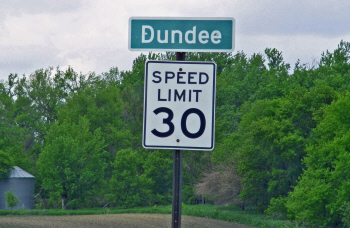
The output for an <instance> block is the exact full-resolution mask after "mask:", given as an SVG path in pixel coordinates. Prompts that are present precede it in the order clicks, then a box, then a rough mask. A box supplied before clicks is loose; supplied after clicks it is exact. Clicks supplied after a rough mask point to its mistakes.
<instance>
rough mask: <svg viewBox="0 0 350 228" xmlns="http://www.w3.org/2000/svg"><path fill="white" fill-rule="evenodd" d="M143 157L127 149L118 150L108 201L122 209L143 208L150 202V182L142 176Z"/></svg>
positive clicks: (141, 154)
mask: <svg viewBox="0 0 350 228" xmlns="http://www.w3.org/2000/svg"><path fill="white" fill-rule="evenodd" d="M144 160H145V155H144V154H143V153H139V152H137V151H134V150H132V149H131V148H129V149H123V150H119V151H118V152H117V154H116V157H115V161H114V163H113V167H114V171H113V176H112V178H111V180H110V191H111V193H110V195H109V200H110V202H112V203H113V204H115V205H119V206H123V207H135V206H145V205H148V203H149V202H151V193H152V190H151V186H152V180H150V179H149V178H148V177H147V176H146V175H144V169H143V164H144Z"/></svg>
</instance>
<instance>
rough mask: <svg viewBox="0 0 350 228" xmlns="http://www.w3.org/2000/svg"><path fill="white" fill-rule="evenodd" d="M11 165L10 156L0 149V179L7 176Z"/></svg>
mask: <svg viewBox="0 0 350 228" xmlns="http://www.w3.org/2000/svg"><path fill="white" fill-rule="evenodd" d="M12 167H13V161H12V159H11V157H10V156H9V155H8V154H6V153H4V152H2V151H1V150H0V179H1V178H6V177H8V175H9V171H10V169H11V168H12Z"/></svg>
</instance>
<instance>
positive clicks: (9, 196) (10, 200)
mask: <svg viewBox="0 0 350 228" xmlns="http://www.w3.org/2000/svg"><path fill="white" fill-rule="evenodd" d="M5 198H6V204H7V207H9V208H11V210H12V209H13V208H14V207H16V206H17V204H18V203H19V199H18V197H17V196H16V195H15V194H14V193H13V191H12V190H8V191H7V192H5Z"/></svg>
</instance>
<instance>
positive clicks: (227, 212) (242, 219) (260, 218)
mask: <svg viewBox="0 0 350 228" xmlns="http://www.w3.org/2000/svg"><path fill="white" fill-rule="evenodd" d="M145 213H147V214H168V215H169V214H171V205H169V206H153V207H140V208H129V209H110V208H106V209H80V210H61V209H50V210H12V211H11V210H0V219H1V216H4V215H12V216H21V215H27V216H28V215H47V216H50V215H55V216H57V215H60V216H65V215H102V214H145ZM182 215H188V216H195V217H204V218H210V219H216V220H223V221H228V222H231V223H237V224H244V225H247V226H251V227H271V228H281V227H286V228H287V227H289V228H293V227H298V228H299V227H301V226H298V225H297V224H295V223H292V222H290V221H287V220H279V219H276V218H273V217H271V216H267V215H264V214H259V213H256V211H255V209H254V208H248V209H246V210H245V211H242V210H240V209H239V208H237V207H234V206H215V205H183V206H182Z"/></svg>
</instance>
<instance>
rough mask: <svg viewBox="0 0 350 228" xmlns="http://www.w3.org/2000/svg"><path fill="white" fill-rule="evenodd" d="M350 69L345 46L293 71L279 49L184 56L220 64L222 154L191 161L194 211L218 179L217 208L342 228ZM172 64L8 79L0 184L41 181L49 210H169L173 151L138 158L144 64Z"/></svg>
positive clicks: (188, 176) (187, 163) (187, 192)
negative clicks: (227, 205)
mask: <svg viewBox="0 0 350 228" xmlns="http://www.w3.org/2000/svg"><path fill="white" fill-rule="evenodd" d="M349 58H350V44H349V43H348V42H344V41H341V42H340V44H339V46H338V48H337V49H336V50H334V51H333V52H330V51H326V52H325V53H323V54H322V56H321V58H320V60H319V62H315V63H312V65H310V64H301V63H300V61H298V62H297V63H296V64H295V66H294V70H293V71H291V69H290V65H289V64H288V63H285V62H284V60H283V56H282V53H281V52H280V51H278V50H277V49H274V48H267V49H266V50H265V51H264V52H263V53H259V54H253V55H252V56H247V55H246V54H245V53H244V52H243V51H240V52H238V53H236V54H234V55H233V54H231V53H186V60H191V61H214V62H215V63H216V64H217V77H216V79H217V80H216V81H217V90H216V120H215V125H216V133H215V141H216V142H215V144H216V147H215V149H214V150H213V151H212V152H205V153H202V152H198V151H186V152H185V153H184V161H183V171H184V172H183V184H184V185H183V201H184V202H186V203H191V202H194V197H195V191H194V187H193V186H203V185H201V184H200V182H201V180H205V185H206V186H213V184H215V180H217V179H218V178H217V177H220V185H223V186H225V188H220V186H219V185H215V187H218V190H217V189H216V188H206V190H208V189H209V190H210V191H212V192H215V194H216V195H215V196H214V195H213V197H214V198H215V199H217V200H218V201H217V202H219V201H220V200H219V199H225V200H221V201H220V202H234V203H235V202H238V203H242V202H243V203H244V204H247V203H250V204H252V205H257V206H259V207H258V209H259V210H261V211H262V210H264V209H266V208H267V206H268V205H269V203H270V204H271V206H270V207H269V209H268V210H267V211H268V212H270V213H275V212H278V213H282V214H284V215H287V216H289V218H292V219H297V220H302V221H307V222H308V223H310V224H317V225H331V226H337V225H339V226H341V225H346V224H347V222H348V221H350V219H349V216H348V215H349V211H350V210H349V208H350V207H349V205H350V201H349V199H348V198H347V197H348V195H347V192H346V190H345V189H346V186H347V178H348V177H347V171H346V170H347V168H348V167H347V163H348V161H347V155H346V153H347V152H348V145H347V142H348V141H347V140H348V135H347V134H348V129H347V125H348V124H347V122H346V120H347V119H348V117H347V114H348V113H347V110H348V109H349V107H347V106H346V105H347V104H348V103H349V98H348V97H349V95H348V93H349V91H350V62H349V60H350V59H349ZM175 59H176V57H175V53H173V52H167V53H165V54H158V53H149V54H148V55H144V54H141V55H140V56H138V57H137V58H136V59H135V60H134V62H133V67H132V69H131V70H130V71H121V72H120V71H119V70H118V68H117V67H112V68H110V69H109V71H107V72H104V73H102V74H101V75H96V74H95V73H93V72H91V73H88V74H86V75H83V74H78V73H76V72H75V71H74V70H73V68H71V67H69V68H68V69H67V70H64V71H62V70H60V69H59V68H57V70H56V71H54V70H53V68H48V69H40V70H37V71H35V72H34V73H32V74H30V75H29V76H28V77H26V76H23V77H18V75H16V74H11V75H9V77H8V80H7V81H6V82H0V120H1V121H0V163H1V167H0V172H1V173H2V174H5V172H6V170H8V168H9V167H11V166H12V165H19V166H21V167H23V168H25V169H27V170H28V171H30V172H31V173H34V174H36V176H37V177H38V178H37V179H36V189H37V190H38V189H39V188H41V187H44V188H45V189H46V190H47V191H44V193H43V195H42V197H43V199H44V200H49V201H50V202H54V203H56V204H57V202H59V200H58V199H59V198H61V200H62V199H63V207H65V202H68V203H67V206H68V207H70V208H77V207H84V206H85V207H88V206H91V205H93V206H99V205H106V204H107V203H110V204H109V205H112V206H125V207H130V206H140V205H148V204H169V203H170V202H171V189H172V151H157V150H147V151H146V150H145V149H143V148H142V144H141V142H142V140H141V139H142V121H143V96H144V95H143V93H144V88H143V87H144V71H145V62H146V61H147V60H175ZM54 72H55V73H54ZM342 105H344V107H343V106H342ZM346 108H347V109H346ZM337 112H338V114H337ZM342 118H343V119H342ZM314 129H315V130H314ZM305 156H306V157H305ZM38 160H39V161H38ZM39 171H40V172H39ZM230 174H232V175H230ZM97 177H98V179H97ZM210 177H213V178H210ZM340 180H344V181H340ZM213 181H214V182H213ZM198 183H199V184H198ZM196 184H198V185H196ZM237 186H239V187H237ZM331 189H334V191H331ZM210 191H209V192H210ZM205 192H206V194H208V191H205ZM221 192H222V194H225V196H224V197H221V196H220V194H221ZM230 194H233V195H234V197H235V199H234V200H232V201H230V200H226V199H228V198H227V197H230ZM238 195H239V196H240V198H237V196H238ZM225 197H226V198H225ZM316 215H317V216H316Z"/></svg>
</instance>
